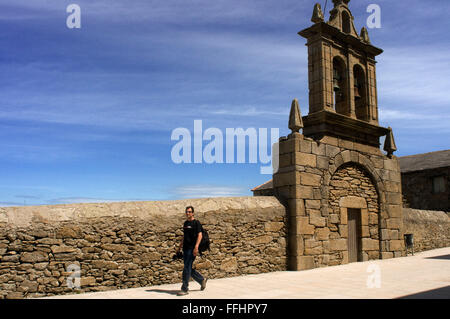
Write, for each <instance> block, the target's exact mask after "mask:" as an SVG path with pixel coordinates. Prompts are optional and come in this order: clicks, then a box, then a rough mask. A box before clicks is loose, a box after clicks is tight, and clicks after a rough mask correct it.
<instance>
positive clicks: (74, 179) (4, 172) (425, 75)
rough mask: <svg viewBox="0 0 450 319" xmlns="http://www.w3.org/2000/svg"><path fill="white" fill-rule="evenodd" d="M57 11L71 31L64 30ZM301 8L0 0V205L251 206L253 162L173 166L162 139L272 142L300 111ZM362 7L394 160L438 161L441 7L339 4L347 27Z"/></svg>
mask: <svg viewBox="0 0 450 319" xmlns="http://www.w3.org/2000/svg"><path fill="white" fill-rule="evenodd" d="M319 2H320V3H321V5H322V8H323V7H324V3H325V1H319ZM71 3H76V4H78V5H79V6H80V8H81V29H69V28H67V26H66V19H67V17H68V16H69V13H67V12H66V7H67V6H68V5H69V4H71ZM314 3H315V1H309V0H285V1H283V0H269V1H260V0H249V1H243V0H240V1H235V0H227V1H222V0H216V1H206V0H197V1H185V0H184V1H181V0H176V1H171V0H168V1H161V0H157V1H148V0H134V1H124V0H115V1H112V0H96V1H92V0H89V1H88V0H70V1H65V0H33V1H29V0H15V1H5V0H0V8H1V10H0V39H1V44H2V50H1V53H0V74H1V77H0V85H1V90H0V173H1V174H0V176H1V178H0V206H17V205H24V204H25V205H42V204H61V203H76V202H104V201H121V200H124V201H131V200H166V199H181V198H196V197H207V196H242V195H243V196H245V195H251V192H250V189H251V188H253V187H254V186H256V185H259V184H261V183H263V182H265V181H266V180H268V179H270V178H271V176H270V175H262V174H260V166H261V163H257V164H249V163H244V164H237V163H235V164H217V163H216V164H206V163H203V164H175V163H173V162H172V160H171V149H172V147H173V146H174V145H175V143H176V142H175V141H171V138H170V137H171V132H172V131H173V130H174V129H175V128H177V127H185V128H187V129H189V130H191V131H192V130H193V123H194V120H202V122H203V128H204V129H206V128H209V127H216V128H220V129H221V130H223V131H224V132H225V128H238V127H242V128H244V129H245V128H249V127H254V128H268V129H270V128H279V130H280V135H287V134H288V133H289V130H288V128H287V121H288V114H289V108H290V104H291V101H292V99H293V98H297V99H298V100H299V103H300V108H301V112H302V114H303V115H306V114H307V113H308V105H307V101H308V97H307V94H308V87H307V83H308V79H307V55H306V53H307V50H306V47H305V39H303V38H301V37H300V36H298V35H297V32H298V31H300V30H302V29H304V28H306V27H308V26H310V25H311V24H312V23H311V22H310V18H311V15H312V10H313V6H314ZM371 3H376V4H378V5H379V6H380V7H381V28H379V29H369V36H370V39H371V42H372V44H373V45H375V46H377V47H380V48H382V49H383V50H384V53H383V54H382V55H380V56H379V57H378V58H377V61H378V64H377V81H378V98H379V99H378V102H379V110H380V124H381V125H382V126H386V127H387V126H391V127H392V128H393V130H394V135H395V139H396V144H397V147H398V151H397V152H396V155H397V156H403V155H411V154H417V153H424V152H431V151H437V150H443V149H449V148H450V138H449V137H450V94H449V88H450V77H449V75H450V38H449V37H450V36H449V34H448V30H449V29H450V22H449V19H448V17H447V13H448V12H450V2H448V1H442V0H439V1H437V0H436V1H433V0H431V1H430V0H429V1H418V0H408V1H406V0H404V1H387V0H385V1H376V0H375V1H374V0H370V1H365V0H361V1H355V0H353V1H350V9H351V10H352V13H353V15H354V17H355V26H356V28H357V30H358V31H359V30H360V29H361V27H362V26H364V25H366V20H367V18H368V17H369V15H370V13H367V12H366V8H367V6H368V5H369V4H371ZM331 7H332V1H328V4H327V9H326V12H325V15H326V20H328V17H329V14H328V11H329V10H330V9H331ZM205 144H206V142H205Z"/></svg>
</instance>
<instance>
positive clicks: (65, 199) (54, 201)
mask: <svg viewBox="0 0 450 319" xmlns="http://www.w3.org/2000/svg"><path fill="white" fill-rule="evenodd" d="M127 201H128V202H129V201H135V200H130V199H128V200H126V199H104V198H91V197H62V198H55V199H50V200H47V202H48V203H49V204H51V205H54V204H78V203H80V204H81V203H114V202H127Z"/></svg>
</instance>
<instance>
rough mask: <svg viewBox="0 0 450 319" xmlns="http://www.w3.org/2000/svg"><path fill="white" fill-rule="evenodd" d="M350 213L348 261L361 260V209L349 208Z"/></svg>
mask: <svg viewBox="0 0 450 319" xmlns="http://www.w3.org/2000/svg"><path fill="white" fill-rule="evenodd" d="M347 213H348V221H347V222H348V262H349V263H352V262H356V261H360V260H361V257H360V255H361V254H360V251H361V209H355V208H347Z"/></svg>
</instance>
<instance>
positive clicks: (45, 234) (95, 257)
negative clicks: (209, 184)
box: [0, 197, 287, 298]
mask: <svg viewBox="0 0 450 319" xmlns="http://www.w3.org/2000/svg"><path fill="white" fill-rule="evenodd" d="M188 205H192V206H194V208H195V217H196V218H197V219H199V220H200V221H201V222H202V224H203V225H204V227H205V229H207V230H208V232H209V234H210V239H211V251H210V252H208V253H206V254H205V255H204V256H203V257H200V258H197V259H196V262H195V265H196V266H195V267H196V268H197V269H198V270H199V271H200V272H201V273H202V274H203V275H205V276H206V277H208V278H220V277H228V276H238V275H242V274H256V273H263V272H271V271H279V270H285V269H286V263H287V261H286V227H285V225H286V216H285V208H284V207H283V206H282V205H281V204H280V203H279V202H278V200H277V199H276V198H274V197H236V198H212V199H192V200H177V201H160V202H126V203H100V204H73V205H55V206H34V207H8V208H0V298H24V297H36V296H48V295H55V294H66V293H76V292H80V291H82V292H87V291H102V290H111V289H121V288H132V287H143V286H150V285H158V284H167V283H176V282H181V272H182V268H183V263H182V261H180V260H178V261H173V260H172V256H173V254H174V253H175V251H176V248H177V247H178V245H179V242H180V239H181V235H182V224H183V222H184V220H185V214H184V209H185V207H186V206H188ZM77 266H78V267H80V271H81V288H80V289H75V288H74V289H72V288H69V287H68V285H67V279H68V278H69V277H71V278H73V276H74V274H75V273H74V271H75V269H76V267H77ZM192 285H196V283H192Z"/></svg>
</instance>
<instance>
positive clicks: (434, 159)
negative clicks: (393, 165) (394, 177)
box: [398, 150, 450, 173]
mask: <svg viewBox="0 0 450 319" xmlns="http://www.w3.org/2000/svg"><path fill="white" fill-rule="evenodd" d="M398 162H399V164H400V170H401V172H402V173H406V172H414V171H423V170H426V169H432V168H439V167H448V166H450V150H445V151H437V152H430V153H424V154H417V155H409V156H402V157H399V158H398Z"/></svg>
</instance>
